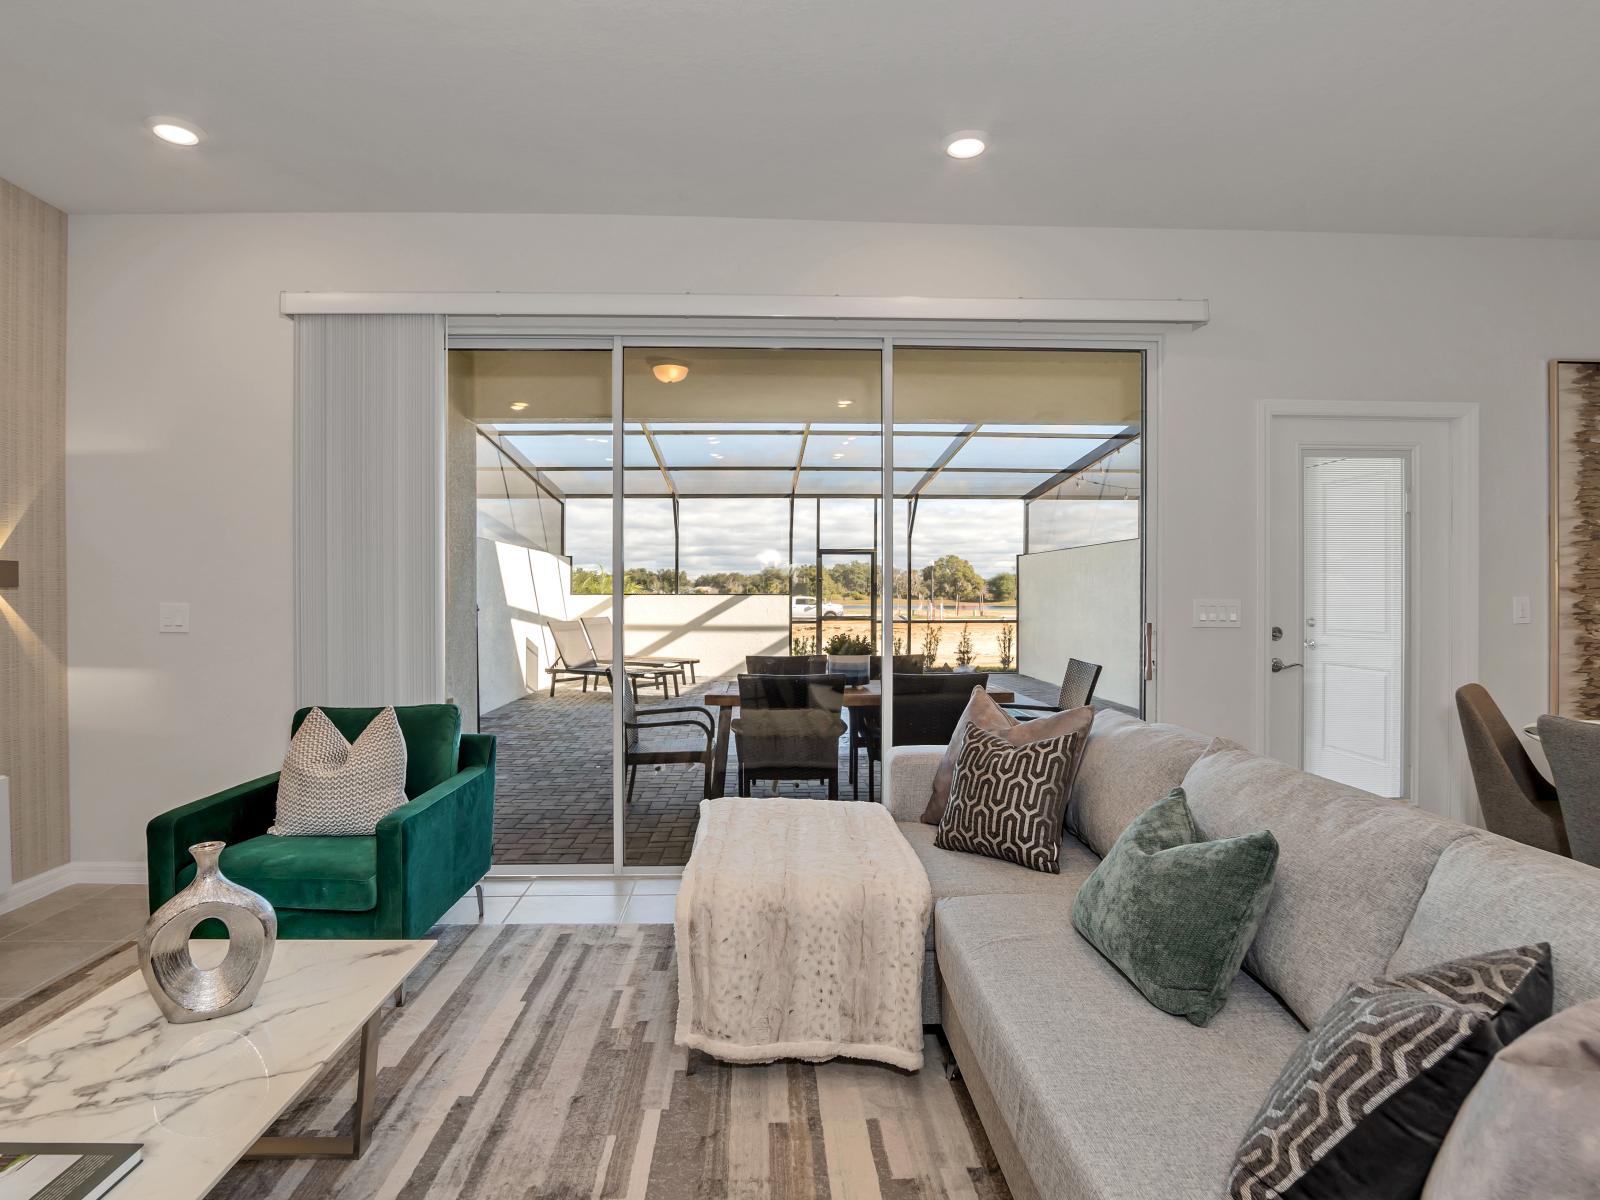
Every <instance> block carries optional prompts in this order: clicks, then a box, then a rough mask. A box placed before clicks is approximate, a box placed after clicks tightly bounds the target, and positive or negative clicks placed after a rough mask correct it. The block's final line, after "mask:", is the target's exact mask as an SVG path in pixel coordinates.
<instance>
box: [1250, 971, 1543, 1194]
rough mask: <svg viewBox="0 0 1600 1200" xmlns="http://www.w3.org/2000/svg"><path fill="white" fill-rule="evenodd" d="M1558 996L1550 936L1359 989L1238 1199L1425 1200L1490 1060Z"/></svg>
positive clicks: (1261, 1140)
mask: <svg viewBox="0 0 1600 1200" xmlns="http://www.w3.org/2000/svg"><path fill="white" fill-rule="evenodd" d="M1551 1003H1552V995H1551V983H1550V947H1549V946H1548V945H1547V944H1545V943H1542V942H1541V943H1540V944H1538V945H1535V946H1523V947H1520V948H1519V949H1515V950H1500V951H1496V952H1493V953H1489V954H1478V955H1474V956H1473V957H1471V958H1460V959H1456V960H1455V961H1453V962H1447V963H1443V964H1441V965H1439V966H1437V967H1429V968H1428V969H1426V970H1422V971H1413V972H1410V973H1408V974H1404V975H1393V976H1387V977H1382V976H1380V977H1379V978H1377V979H1373V980H1370V981H1368V982H1366V983H1358V984H1354V985H1352V986H1351V987H1349V988H1347V989H1346V990H1345V993H1344V995H1343V996H1342V997H1340V999H1339V1000H1338V1001H1337V1002H1336V1003H1335V1004H1334V1005H1333V1007H1332V1008H1330V1009H1329V1010H1328V1011H1327V1013H1325V1014H1324V1015H1323V1018H1322V1020H1321V1021H1319V1022H1318V1023H1317V1025H1316V1028H1314V1029H1312V1031H1311V1032H1310V1033H1309V1034H1307V1035H1306V1040H1305V1041H1304V1042H1303V1043H1301V1046H1300V1049H1299V1050H1298V1051H1296V1053H1295V1055H1294V1057H1293V1058H1291V1059H1290V1060H1289V1065H1288V1066H1287V1067H1285V1068H1284V1069H1283V1073H1282V1074H1281V1075H1279V1076H1278V1082H1277V1083H1276V1084H1274V1085H1273V1089H1272V1092H1271V1094H1270V1095H1269V1096H1268V1097H1267V1102H1266V1104H1264V1105H1263V1106H1262V1108H1261V1111H1260V1112H1259V1113H1258V1114H1257V1115H1256V1119H1255V1121H1254V1123H1253V1124H1252V1125H1251V1127H1250V1131H1249V1132H1248V1133H1247V1134H1246V1135H1245V1138H1244V1142H1243V1143H1242V1144H1241V1145H1240V1147H1239V1150H1238V1153H1237V1154H1236V1155H1235V1157H1234V1167H1233V1175H1232V1178H1231V1179H1230V1180H1229V1186H1228V1195H1229V1196H1230V1197H1231V1198H1232V1200H1313V1198H1327V1200H1332V1198H1335V1197H1356V1196H1359V1197H1361V1200H1401V1198H1402V1197H1403V1198H1405V1200H1414V1198H1415V1197H1417V1196H1419V1195H1420V1194H1421V1192H1422V1185H1423V1183H1424V1182H1425V1181H1426V1179H1427V1177H1428V1171H1429V1169H1430V1167H1431V1166H1432V1164H1433V1160H1434V1157H1435V1155H1437V1154H1438V1151H1439V1145H1440V1143H1441V1142H1442V1141H1443V1140H1444V1136H1445V1134H1446V1132H1448V1131H1449V1129H1450V1125H1451V1123H1452V1122H1453V1121H1454V1120H1455V1117H1456V1112H1457V1110H1459V1109H1460V1107H1461V1105H1462V1103H1463V1102H1464V1101H1465V1100H1466V1098H1467V1093H1468V1092H1470V1091H1471V1090H1472V1088H1473V1085H1474V1084H1476V1083H1477V1081H1478V1077H1479V1076H1480V1075H1482V1074H1483V1072H1484V1070H1485V1069H1486V1068H1487V1067H1488V1065H1489V1060H1490V1059H1492V1058H1493V1057H1494V1056H1495V1053H1496V1052H1497V1051H1498V1050H1499V1049H1500V1048H1501V1047H1502V1046H1504V1045H1507V1044H1509V1043H1510V1042H1511V1041H1512V1040H1513V1039H1514V1038H1516V1037H1517V1036H1519V1035H1520V1034H1522V1033H1524V1032H1525V1031H1527V1030H1528V1029H1530V1028H1531V1027H1532V1026H1533V1025H1535V1024H1537V1023H1538V1022H1539V1021H1542V1020H1544V1019H1545V1018H1546V1017H1548V1016H1549V1015H1550V1008H1551Z"/></svg>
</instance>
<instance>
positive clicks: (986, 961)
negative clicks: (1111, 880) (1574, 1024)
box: [887, 711, 1600, 1200]
mask: <svg viewBox="0 0 1600 1200" xmlns="http://www.w3.org/2000/svg"><path fill="white" fill-rule="evenodd" d="M943 752H944V748H943V747H922V746H905V747H898V748H896V749H894V750H892V751H891V752H890V755H889V760H888V767H887V770H888V777H889V780H890V796H891V805H892V811H893V813H894V816H895V817H896V819H897V821H898V822H899V828H900V830H901V832H902V833H903V834H904V835H905V837H906V838H907V839H908V840H909V841H910V843H911V845H912V846H913V847H914V848H915V850H916V852H917V854H918V856H919V857H920V858H921V860H922V863H923V866H924V867H925V868H926V870H927V873H928V878H929V880H930V881H931V883H932V885H933V895H934V901H935V905H934V918H933V921H932V923H931V927H930V929H929V940H928V955H929V962H928V968H929V969H928V970H927V971H926V972H925V974H924V980H925V994H924V1002H923V1003H924V1012H925V1018H924V1019H925V1020H927V1021H928V1022H929V1023H941V1024H942V1025H943V1026H944V1030H945V1033H946V1036H947V1037H948V1039H949V1042H950V1046H951V1049H952V1051H953V1052H954V1054H955V1058H956V1062H957V1064H958V1065H959V1066H960V1068H961V1072H962V1076H963V1078H964V1079H965V1081H966V1084H967V1087H968V1089H969V1090H970V1092H971V1094H972V1099H973V1103H974V1105H975V1106H976V1108H977V1111H978V1114H979V1116H980V1118H981V1119H982V1122H983V1126H984V1129H985V1131H986V1132H987V1133H988V1135H989V1139H990V1141H991V1143H992V1144H993V1146H994V1149H995V1153H996V1156H997V1157H998V1159H999V1161H1000V1165H1001V1167H1002V1169H1003V1170H1004V1171H1005V1175H1006V1179H1007V1181H1008V1183H1009V1184H1010V1186H1011V1191H1012V1193H1013V1195H1015V1196H1016V1197H1018V1198H1019V1200H1033V1198H1040V1200H1154V1198H1157V1197H1159V1198H1160V1200H1216V1198H1217V1197H1219V1196H1222V1195H1223V1194H1224V1193H1225V1190H1226V1182H1227V1178H1228V1174H1229V1169H1230V1166H1231V1162H1232V1157H1233V1153H1234V1151H1235V1149H1236V1148H1237V1147H1238V1144H1239V1141H1240V1138H1241V1136H1242V1135H1243V1133H1244V1131H1245V1129H1246V1127H1247V1126H1248V1125H1249V1123H1250V1121H1251V1119H1252V1118H1253V1117H1254V1116H1255V1113H1256V1111H1257V1109H1258V1108H1259V1107H1260V1105H1261V1103H1262V1101H1263V1100H1264V1099H1265V1097H1266V1095H1267V1093H1268V1090H1269V1089H1270V1088H1271V1086H1272V1084H1273V1082H1274V1080H1276V1078H1277V1076H1278V1073H1279V1071H1280V1070H1281V1069H1282V1067H1283V1066H1284V1064H1285V1062H1287V1060H1288V1059H1289V1057H1290V1055H1291V1054H1293V1053H1294V1051H1295V1049H1296V1048H1297V1047H1298V1046H1299V1044H1300V1042H1301V1039H1302V1038H1303V1037H1304V1035H1305V1032H1306V1028H1307V1026H1308V1025H1309V1024H1310V1023H1312V1022H1314V1021H1316V1020H1317V1019H1318V1017H1320V1016H1321V1014H1322V1013H1323V1012H1324V1011H1325V1010H1326V1009H1327V1008H1328V1007H1329V1006H1330V1005H1331V1004H1332V1003H1333V1002H1334V1000H1335V999H1337V997H1338V996H1339V994H1340V992H1341V991H1342V990H1343V988H1344V987H1345V986H1346V984H1348V983H1350V982H1352V981H1355V980H1360V979H1366V978H1370V977H1372V976H1374V975H1378V974H1382V973H1384V972H1386V971H1405V970H1411V969H1415V968H1418V967H1423V966H1427V965H1430V964H1432V963H1436V962H1441V961H1444V960H1447V959H1451V958H1456V957H1460V956H1463V955H1466V954H1471V953H1476V952H1480V951H1487V950H1495V949H1500V948H1504V947H1508V946H1515V945H1521V944H1525V943H1528V942H1535V941H1545V942H1549V943H1550V945H1551V947H1552V954H1553V959H1552V961H1553V965H1554V977H1555V984H1556V997H1555V1002H1556V1008H1557V1009H1558V1010H1559V1009H1561V1008H1565V1007H1567V1006H1569V1005H1572V1004H1574V1003H1578V1002H1581V1001H1586V1000H1590V999H1593V998H1595V997H1596V996H1600V870H1596V869H1595V868H1592V867H1587V866H1583V865H1581V864H1578V863H1575V862H1573V861H1571V860H1570V859H1563V858H1558V857H1557V856H1555V855H1553V854H1548V853H1546V852H1544V851H1541V850H1536V849H1532V848H1529V847H1526V846H1523V845H1520V844H1518V843H1516V842H1511V841H1508V840H1506V839H1504V838H1501V837H1497V836H1495V835H1493V834H1489V833H1485V832H1483V831H1482V830H1478V829H1474V828H1471V827H1468V826H1464V825H1459V824H1455V823H1453V822H1449V821H1445V820H1442V819H1439V818H1436V817H1433V816H1430V815H1428V814H1426V813H1423V812H1420V811H1418V810H1416V809H1414V808H1411V807H1409V806H1407V805H1405V804H1401V803H1395V802H1391V801H1385V800H1380V799H1378V798H1377V797H1375V796H1372V795H1369V794H1368V793H1366V792H1361V791H1357V790H1355V789H1353V788H1348V787H1344V786H1341V785H1339V784H1335V783H1331V782H1329V781H1328V780H1325V779H1320V778H1316V777H1314V776H1310V775H1306V774H1304V773H1302V772H1300V771H1297V770H1295V769H1293V768H1291V767H1287V766H1284V765H1283V764H1281V763H1277V762H1273V761H1271V760H1268V759H1263V758H1260V757H1258V756H1256V755H1253V754H1251V753H1249V752H1248V751H1246V750H1244V749H1243V748H1242V747H1239V746H1237V745H1235V744H1234V743H1231V742H1228V741H1226V740H1224V739H1220V738H1219V739H1215V740H1213V739H1210V738H1207V737H1205V736H1203V735H1200V734H1197V733H1193V732H1191V731H1189V730H1186V729H1182V728H1179V727H1177V726H1171V725H1156V724H1146V723H1144V722H1142V721H1139V720H1137V719H1135V718H1133V717H1128V716H1125V715H1122V714H1120V713H1117V712H1112V711H1105V712H1101V713H1099V714H1098V715H1097V716H1096V719H1095V725H1094V730H1093V732H1092V734H1091V736H1090V738H1089V741H1088V744H1087V747H1086V750H1085V753H1084V759H1083V762H1082V765H1081V767H1080V768H1079V772H1078V777H1077V781H1076V783H1075V785H1074V788H1073V795H1072V799H1071V804H1070V807H1069V810H1068V820H1067V827H1068V836H1067V837H1066V838H1065V839H1064V842H1063V846H1062V856H1061V873H1060V874H1059V875H1046V874H1040V873H1038V872H1035V871H1030V870H1026V869H1024V868H1022V867H1017V866H1013V865H1011V864H1009V863H1004V862H1000V861H996V860H993V859H988V858H981V857H976V856H973V855H968V854H957V853H952V852H949V851H945V850H940V849H938V848H937V847H935V846H934V844H933V839H934V827H933V826H931V825H925V824H922V823H921V822H920V821H919V820H918V818H919V816H920V814H921V812H922V809H923V807H924V805H925V804H926V803H927V800H928V796H929V794H930V789H931V786H932V781H933V774H934V770H935V768H936V767H937V766H938V763H939V760H940V757H941V756H942V754H943ZM1180 784H1181V785H1182V786H1183V787H1184V788H1185V790H1186V791H1187V793H1188V796H1189V802H1190V806H1191V809H1192V811H1193V812H1194V815H1195V819H1196V820H1197V822H1198V823H1199V824H1200V826H1201V828H1202V829H1203V830H1205V832H1206V834H1207V835H1208V836H1210V837H1228V836H1234V835H1238V834H1243V833H1247V832H1251V831H1254V830H1257V829H1262V828H1267V829H1270V830H1271V831H1272V832H1273V833H1274V834H1275V835H1276V837H1277V839H1278V842H1279V846H1280V858H1279V863H1278V872H1277V880H1276V884H1275V888H1274V892H1273V897H1272V901H1271V903H1270V905H1269V907H1268V909H1267V912H1266V915H1265V916H1264V918H1263V920H1262V922H1261V925H1260V928H1259V930H1258V933H1257V937H1256V941H1255V943H1254V945H1253V946H1252V947H1251V950H1250V953H1249V955H1248V957H1247V958H1246V961H1245V969H1244V970H1243V971H1241V972H1240V973H1239V975H1238V977H1237V978H1236V979H1235V981H1234V984H1233V987H1232V990H1231V991H1230V993H1229V997H1228V1002H1227V1005H1226V1006H1225V1007H1224V1008H1223V1010H1222V1011H1221V1012H1220V1013H1219V1014H1218V1015H1217V1016H1216V1018H1215V1019H1213V1020H1212V1022H1211V1023H1210V1024H1209V1025H1208V1026H1206V1027H1204V1028H1197V1027H1195V1026H1193V1025H1190V1024H1189V1023H1188V1022H1187V1021H1184V1020H1183V1019H1182V1018H1179V1017H1174V1016H1169V1015H1168V1014H1166V1013H1164V1012H1161V1011H1159V1010H1158V1009H1156V1008H1154V1007H1152V1006H1151V1005H1150V1004H1149V1003H1147V1002H1146V1001H1145V999H1144V997H1143V996H1142V995H1140V993H1139V992H1138V991H1137V990H1136V989H1135V988H1134V987H1133V985H1132V984H1130V983H1129V982H1128V981H1127V980H1125V979H1124V978H1123V977H1122V976H1121V975H1120V974H1119V973H1118V971H1117V969H1116V968H1115V967H1113V966H1112V965H1111V964H1110V963H1109V962H1107V961H1106V960H1105V959H1104V958H1102V957H1101V956H1100V954H1099V953H1098V952H1097V951H1096V950H1095V949H1094V947H1093V946H1091V945H1090V944H1089V943H1088V942H1086V941H1084V940H1083V939H1082V938H1081V937H1079V935H1078V934H1077V932H1076V931H1075V930H1074V929H1073V926H1072V919H1071V910H1072V899H1073V896H1074V894H1075V893H1076V891H1077V889H1078V887H1079V886H1080V885H1081V884H1082V883H1083V881H1084V880H1085V879H1086V878H1087V877H1088V876H1089V874H1090V873H1091V872H1092V871H1093V870H1094V868H1095V866H1096V864H1097V863H1098V862H1099V860H1100V856H1101V855H1103V854H1105V853H1106V852H1107V851H1108V850H1109V849H1110V848H1111V845H1112V844H1113V843H1114V842H1115V841H1116V839H1117V837H1118V835H1119V834H1121V832H1122V831H1123V829H1124V828H1126V826H1127V825H1128V823H1129V822H1130V821H1132V820H1133V818H1134V817H1135V816H1137V815H1138V814H1139V813H1140V812H1141V811H1143V810H1144V809H1145V808H1146V807H1148V806H1149V805H1150V804H1152V803H1154V802H1155V801H1156V800H1159V799H1160V798H1161V797H1162V796H1163V795H1165V794H1166V793H1167V792H1168V791H1169V790H1170V789H1171V788H1173V787H1176V786H1178V785H1180ZM1460 1200H1472V1198H1469V1197H1462V1198H1460Z"/></svg>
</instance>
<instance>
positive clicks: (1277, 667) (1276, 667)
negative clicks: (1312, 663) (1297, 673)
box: [1272, 658, 1301, 675]
mask: <svg viewBox="0 0 1600 1200" xmlns="http://www.w3.org/2000/svg"><path fill="white" fill-rule="evenodd" d="M1300 665H1301V664H1300V663H1286V662H1284V661H1283V659H1281V658H1275V659H1273V660H1272V673H1273V674H1274V675H1276V674H1277V673H1278V672H1279V671H1292V670H1293V669H1294V668H1295V667H1298V666H1300Z"/></svg>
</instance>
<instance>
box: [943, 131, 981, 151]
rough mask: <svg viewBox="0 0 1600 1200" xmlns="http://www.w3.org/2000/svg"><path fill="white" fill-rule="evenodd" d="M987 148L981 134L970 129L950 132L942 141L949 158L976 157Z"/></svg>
mask: <svg viewBox="0 0 1600 1200" xmlns="http://www.w3.org/2000/svg"><path fill="white" fill-rule="evenodd" d="M988 148H989V143H988V142H987V141H985V140H984V136H983V134H981V133H978V132H976V131H975V130H971V129H967V130H963V131H962V132H961V133H952V134H951V135H950V136H949V137H948V138H946V139H945V143H944V152H945V153H946V154H948V155H949V156H950V157H951V158H977V157H978V155H980V154H982V153H983V152H984V151H985V150H987V149H988Z"/></svg>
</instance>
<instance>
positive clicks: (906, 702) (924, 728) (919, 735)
mask: <svg viewBox="0 0 1600 1200" xmlns="http://www.w3.org/2000/svg"><path fill="white" fill-rule="evenodd" d="M988 686H989V676H988V675H987V674H986V673H985V672H983V671H951V672H944V671H939V672H935V673H933V674H924V675H916V674H911V675H901V674H899V673H898V672H896V673H895V677H894V738H893V740H892V742H891V743H890V744H891V745H895V746H947V745H949V744H950V739H951V738H953V737H954V736H955V733H956V726H957V725H959V724H960V723H961V714H962V713H963V712H965V711H966V708H967V701H968V700H970V699H972V689H973V688H979V687H981V688H986V687H988ZM861 744H862V745H863V746H865V747H866V749H867V799H868V800H870V799H872V796H873V793H874V788H875V784H876V782H877V780H876V765H877V764H878V763H880V762H882V761H883V752H884V745H883V710H882V709H881V708H863V709H862V710H861ZM850 766H851V769H852V772H851V780H850V783H851V795H852V796H855V797H856V798H859V797H860V789H859V781H858V780H857V778H856V777H855V773H854V768H855V761H854V757H853V756H852V759H851V763H850Z"/></svg>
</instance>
